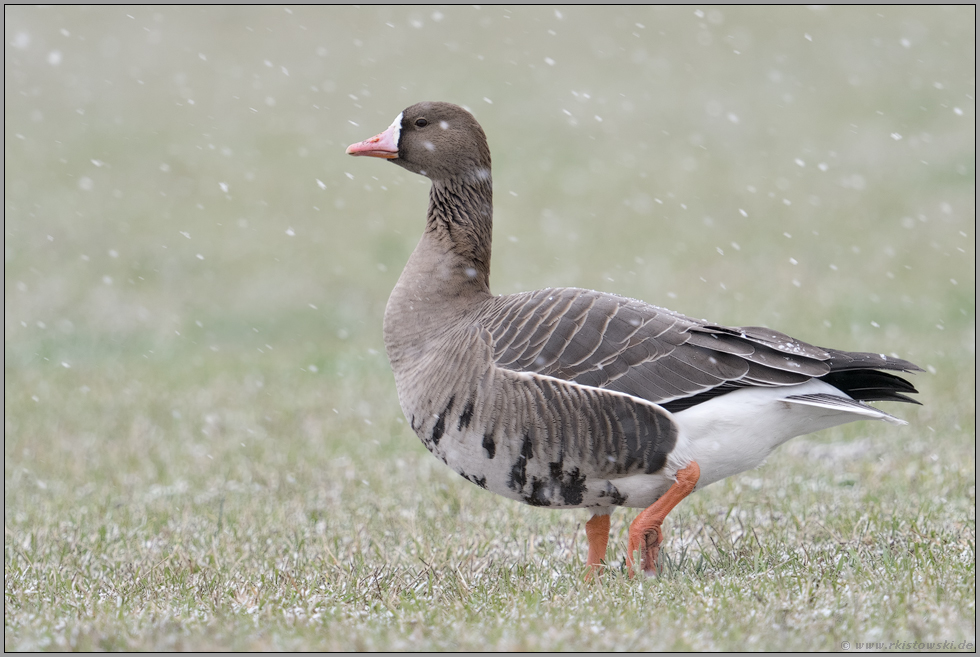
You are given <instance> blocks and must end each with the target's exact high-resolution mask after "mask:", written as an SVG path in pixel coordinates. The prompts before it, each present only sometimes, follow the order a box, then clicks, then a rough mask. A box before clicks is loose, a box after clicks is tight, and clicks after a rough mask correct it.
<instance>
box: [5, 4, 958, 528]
mask: <svg viewBox="0 0 980 657" xmlns="http://www.w3.org/2000/svg"><path fill="white" fill-rule="evenodd" d="M4 18H5V21H4V39H5V43H4V54H5V58H4V59H5V62H4V67H5V68H4V72H5V75H4V103H5V108H4V109H5V112H4V163H5V172H4V383H5V392H4V401H5V404H4V434H5V440H4V468H5V473H4V474H5V477H4V482H5V483H4V485H5V491H6V492H7V497H6V501H5V518H6V522H7V523H9V526H11V527H14V528H15V529H16V527H17V526H18V525H21V524H23V525H24V526H26V525H29V524H30V522H29V521H28V515H29V513H28V511H29V510H30V509H32V508H35V506H36V505H37V504H52V505H54V508H60V505H61V502H60V501H59V500H62V499H67V498H71V499H76V498H80V497H81V498H84V497H85V495H91V494H96V496H101V499H109V498H117V497H124V496H128V495H137V496H143V497H138V499H144V500H153V499H156V498H157V497H159V496H161V495H172V494H179V493H180V492H181V491H188V490H190V491H192V492H193V491H202V492H201V494H202V495H203V497H201V498H200V499H202V500H205V501H206V500H207V499H208V497H207V491H213V490H219V489H220V490H224V491H225V492H227V490H230V488H229V487H231V486H232V485H231V484H229V483H228V482H245V483H249V482H253V483H254V482H256V481H260V482H266V483H268V482H270V481H273V482H274V481H279V480H280V479H279V478H280V477H282V478H285V477H287V475H288V476H293V475H294V474H296V473H302V472H308V471H310V472H312V471H317V470H322V472H323V473H325V474H323V475H322V476H323V477H325V478H326V479H330V478H331V477H335V476H336V477H340V478H341V479H342V480H351V479H353V478H354V475H353V474H352V472H353V471H352V470H351V467H353V466H351V463H356V462H358V459H359V458H362V457H361V456H359V454H362V452H361V451H359V450H368V451H367V452H363V454H364V456H363V459H364V461H365V462H366V463H370V462H372V461H377V460H379V459H380V461H381V462H382V463H385V462H387V461H388V460H390V459H391V458H393V455H398V454H408V455H413V457H414V455H417V454H420V455H423V456H425V454H424V449H423V448H422V446H421V445H420V444H419V443H418V442H417V441H415V439H414V437H413V436H412V435H411V432H410V430H409V429H408V428H407V426H405V425H404V423H403V422H402V419H401V414H400V411H399V409H398V406H397V401H396V399H395V395H394V386H393V381H392V380H391V376H390V372H389V370H388V365H387V361H386V358H385V356H384V347H383V343H382V338H381V321H382V320H381V318H382V313H383V310H384V306H385V303H386V300H387V296H388V293H389V291H390V290H391V288H392V286H393V285H394V282H395V280H396V279H397V277H398V275H399V272H400V271H401V268H402V267H403V265H404V263H405V261H406V259H407V257H408V254H409V253H410V252H411V250H412V248H413V247H414V245H415V243H416V241H417V239H418V236H419V235H420V233H421V231H422V227H423V225H424V217H425V209H426V203H427V190H428V186H427V180H425V179H423V178H420V177H418V176H414V175H412V174H410V173H408V172H405V171H404V170H402V169H400V168H398V167H396V166H391V165H390V164H388V163H385V162H381V161H374V160H363V159H360V160H355V159H353V158H350V157H348V156H346V155H345V154H344V149H345V148H346V146H347V145H348V144H350V143H352V142H355V141H360V140H362V139H365V138H367V137H370V136H372V135H374V134H376V133H378V132H380V131H381V130H383V129H384V128H385V127H387V126H388V125H389V123H390V122H391V120H392V119H393V118H394V117H395V116H396V115H397V114H398V113H399V112H400V111H401V110H402V109H403V108H404V107H406V106H408V105H410V104H412V103H415V102H418V101H420V100H445V101H451V102H454V103H458V104H461V105H464V106H466V107H467V108H469V109H470V110H471V111H472V112H473V113H474V114H475V116H476V117H477V119H478V120H479V121H480V122H481V123H482V125H483V127H484V129H485V130H486V132H487V134H488V136H489V140H490V145H491V149H492V153H493V160H494V181H495V183H496V185H495V192H496V193H495V202H496V215H495V245H494V260H493V265H492V276H491V285H492V289H493V291H494V292H495V293H498V294H500V293H509V292H514V291H518V290H526V289H534V288H539V287H544V286H550V285H570V286H572V285H573V286H582V287H590V288H596V289H600V290H606V291H611V292H617V293H621V294H625V295H629V296H632V297H636V298H641V299H643V300H646V301H648V302H651V303H654V304H657V305H662V306H666V307H669V308H671V309H674V310H677V311H680V312H683V313H685V314H688V315H692V316H695V317H705V318H710V319H711V320H713V321H716V322H720V323H725V324H729V325H760V324H761V325H768V326H771V327H773V328H776V329H778V330H781V331H784V332H787V333H790V334H792V335H794V336H796V337H798V338H800V339H803V340H806V341H809V342H813V343H816V344H820V345H824V346H833V347H837V348H842V349H850V350H873V351H884V352H887V353H895V354H899V355H901V356H902V357H905V358H908V359H910V360H912V361H913V362H916V363H918V364H919V365H921V366H922V367H924V368H927V369H928V372H927V373H926V374H925V375H920V376H918V377H916V378H915V382H916V385H918V386H919V387H920V389H921V390H923V391H924V393H925V394H923V395H922V399H923V400H924V401H925V402H926V406H925V407H924V408H923V409H911V408H901V409H897V410H896V409H889V410H892V411H893V412H896V413H899V414H901V415H902V416H903V417H906V418H909V419H911V420H912V421H913V422H912V423H913V426H912V428H911V429H910V430H909V431H911V432H912V434H911V435H913V436H921V437H922V439H923V440H925V441H926V442H928V441H930V440H932V438H929V436H928V434H927V429H926V426H928V427H930V428H932V429H933V430H934V431H935V430H939V428H940V426H941V423H942V422H946V423H948V424H949V425H950V426H952V425H955V426H956V428H961V424H962V423H964V422H966V423H972V419H970V418H971V413H970V411H969V409H970V408H972V406H971V404H972V400H973V390H975V383H974V363H975V305H974V295H975V242H974V240H975V207H976V206H975V152H976V151H975V144H976V141H975V140H976V133H975V120H976V113H975V91H976V89H975V8H974V7H972V6H960V7H921V6H920V7H826V8H804V7H792V8H771V7H750V8H729V7H724V8H705V9H698V8H695V7H668V8H639V7H637V8H625V7H616V8H595V7H592V8H589V7H569V8H561V9H554V8H538V7H530V8H504V7H480V8H474V7H451V8H439V9H436V8H409V7H398V8H395V7H363V8H335V7H295V8H287V7H272V8H268V7H247V8H242V7H239V8H223V7H221V8H219V7H208V8H197V7H164V8H160V7H95V8H84V7H43V8H36V7H16V6H8V7H6V8H5V11H4ZM957 395H958V396H957ZM954 397H955V398H956V399H957V400H958V401H955V402H954V401H950V400H951V399H952V398H954ZM966 400H969V401H966ZM952 403H957V404H960V403H963V404H966V406H965V407H963V406H960V407H959V410H958V411H956V412H957V413H959V415H955V414H954V416H950V415H949V413H946V411H948V410H949V407H948V406H944V404H952ZM944 409H945V410H944ZM964 409H966V410H964ZM915 413H920V415H919V416H916V415H915ZM944 413H945V415H944ZM921 414H928V415H921ZM943 417H945V418H946V419H945V420H944V419H942V418H943ZM962 428H963V429H964V430H966V429H968V427H967V426H966V425H965V424H963V426H962ZM842 431H843V430H842ZM372 445H374V446H380V447H377V449H380V450H382V451H377V452H370V450H371V449H376V447H372ZM969 456H970V455H969V454H964V458H968V457H969ZM426 458H428V457H427V456H426ZM345 459H347V460H345ZM351 459H353V460H351ZM418 463H419V464H424V463H428V461H424V460H420V461H419V462H418ZM433 464H434V465H433V468H435V467H437V466H438V464H435V462H434V461H433ZM418 467H419V468H427V467H428V466H427V465H419V466H418ZM439 467H441V466H439ZM332 468H333V469H332ZM290 473H292V474H290ZM343 473H346V479H344V478H343V477H341V474H343ZM310 476H311V477H313V479H312V480H311V481H312V484H311V486H312V488H318V487H319V489H321V493H317V494H321V495H326V496H327V497H326V498H324V499H326V502H324V501H323V500H321V502H319V504H320V505H321V506H324V505H327V503H328V502H329V501H330V499H334V501H337V500H341V499H342V498H343V496H344V495H346V492H345V489H344V488H343V486H341V485H340V484H337V485H336V486H334V487H333V488H332V487H331V486H332V484H330V483H324V482H320V481H319V480H318V479H316V477H317V476H320V475H314V474H310ZM379 476H381V475H379ZM447 480H448V479H447ZM331 481H332V479H331ZM454 481H455V480H454ZM318 482H319V483H318ZM459 485H460V486H467V485H468V484H466V483H465V482H462V480H459ZM168 486H169V487H170V488H167V487H168ZM174 487H176V488H174ZM222 487H223V488H222ZM323 490H326V491H327V492H326V493H324V492H322V491H323ZM93 491H97V492H96V493H93ZM154 491H155V492H154ZM161 491H162V492H161ZM168 491H169V492H168ZM174 491H176V493H175V492H174ZM331 491H332V492H331ZM330 495H334V496H335V497H334V498H330ZM155 496H156V497H155ZM25 523H26V524H25Z"/></svg>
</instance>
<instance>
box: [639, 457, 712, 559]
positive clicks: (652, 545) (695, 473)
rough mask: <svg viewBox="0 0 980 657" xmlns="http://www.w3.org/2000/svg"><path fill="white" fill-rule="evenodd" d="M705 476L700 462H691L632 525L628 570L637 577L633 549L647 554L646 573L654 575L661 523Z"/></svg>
mask: <svg viewBox="0 0 980 657" xmlns="http://www.w3.org/2000/svg"><path fill="white" fill-rule="evenodd" d="M700 477H701V468H700V467H698V464H697V462H696V461H691V462H690V463H688V464H687V466H686V467H683V468H681V469H680V470H678V471H677V481H675V482H674V484H673V485H672V486H671V487H670V488H669V489H668V490H667V492H666V493H664V494H663V497H661V498H660V499H659V500H657V501H656V502H654V503H653V504H651V505H650V506H649V507H647V508H646V509H644V510H643V511H641V512H640V515H638V516H636V520H634V521H633V524H631V525H630V542H629V550H628V551H627V552H626V569H627V571H628V572H629V574H630V576H631V577H632V576H633V552H634V551H635V550H637V549H639V550H641V551H642V553H643V557H642V566H643V572H645V573H646V574H647V575H653V574H655V573H656V572H657V555H658V554H659V553H660V544H661V543H662V542H663V540H664V534H663V531H662V530H661V528H660V526H661V525H662V524H663V522H664V518H666V517H667V514H668V513H670V512H671V510H672V509H673V508H674V507H675V506H677V505H678V503H680V501H681V500H683V499H684V498H685V497H687V496H688V495H690V494H691V491H693V490H694V487H695V486H696V485H697V483H698V479H699V478H700Z"/></svg>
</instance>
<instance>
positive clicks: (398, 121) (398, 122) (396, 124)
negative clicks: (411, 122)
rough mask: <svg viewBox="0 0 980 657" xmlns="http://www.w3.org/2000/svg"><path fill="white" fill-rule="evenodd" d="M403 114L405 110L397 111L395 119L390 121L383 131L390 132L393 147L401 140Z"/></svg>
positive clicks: (396, 146)
mask: <svg viewBox="0 0 980 657" xmlns="http://www.w3.org/2000/svg"><path fill="white" fill-rule="evenodd" d="M404 116H405V112H399V114H398V116H396V117H395V120H394V121H392V122H391V125H390V126H388V129H387V130H385V132H389V133H391V140H392V142H393V143H394V144H395V148H398V146H399V144H398V142H399V141H400V140H401V136H402V118H403V117H404Z"/></svg>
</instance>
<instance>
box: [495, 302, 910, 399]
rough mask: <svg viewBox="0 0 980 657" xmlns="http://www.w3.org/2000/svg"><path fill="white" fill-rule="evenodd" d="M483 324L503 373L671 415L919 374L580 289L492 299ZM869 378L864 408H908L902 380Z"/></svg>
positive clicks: (883, 360)
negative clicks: (732, 399)
mask: <svg viewBox="0 0 980 657" xmlns="http://www.w3.org/2000/svg"><path fill="white" fill-rule="evenodd" d="M483 325H484V326H486V328H487V329H488V330H489V331H490V333H491V336H492V345H493V358H494V361H495V363H496V364H497V365H498V366H499V367H502V368H505V369H511V370H515V371H518V372H534V373H539V374H543V375H547V376H552V377H556V378H559V379H564V380H568V381H573V382H575V383H579V384H582V385H586V386H593V387H598V388H606V389H609V390H615V391H619V392H624V393H627V394H629V395H633V396H635V397H640V398H642V399H645V400H648V401H651V402H654V403H656V404H660V405H663V406H664V407H665V408H668V409H669V410H672V411H679V410H683V409H684V408H688V407H690V406H692V405H694V404H697V403H699V402H700V401H705V400H706V399H710V398H711V397H714V396H717V395H720V394H724V393H726V392H730V391H732V390H735V389H737V388H742V387H748V386H787V385H796V384H801V383H805V382H807V381H809V380H810V379H813V378H822V377H826V376H828V375H831V376H834V375H837V376H838V378H841V375H838V374H837V373H838V372H845V371H859V370H860V371H866V370H872V371H873V370H876V369H891V370H902V371H916V370H918V369H919V368H917V367H916V366H915V365H912V364H911V363H909V362H907V361H903V360H900V359H896V358H889V357H885V356H881V355H879V354H863V353H848V352H841V351H836V350H828V349H822V348H820V347H816V346H813V345H810V344H807V343H805V342H801V341H799V340H796V339H794V338H791V337H789V336H787V335H784V334H782V333H779V332H778V331H773V330H771V329H767V328H760V327H744V328H729V327H725V326H718V325H713V324H709V323H707V322H703V321H698V320H695V319H692V318H690V317H685V316H684V315H681V314H679V313H675V312H673V311H670V310H667V309H665V308H659V307H657V306H653V305H650V304H647V303H644V302H642V301H637V300H635V299H629V298H627V297H621V296H618V295H613V294H606V293H602V292H595V291H592V290H583V289H578V288H552V289H545V290H539V291H536V292H527V293H521V294H515V295H508V296H503V297H495V298H494V303H493V305H492V306H491V307H490V308H488V311H487V312H486V313H485V315H484V318H483ZM832 373H834V374H832ZM873 374H874V375H875V376H870V375H865V376H864V377H863V378H864V379H866V381H864V382H863V384H866V387H868V388H869V389H870V388H875V392H876V394H877V396H876V397H863V399H872V398H873V399H889V400H893V401H912V400H910V399H908V398H907V397H903V396H902V395H900V394H898V393H896V392H895V389H896V388H897V389H899V390H903V391H906V392H915V389H914V388H913V387H912V386H911V384H909V383H908V382H906V381H905V380H904V379H901V378H899V377H896V376H894V375H890V374H886V373H883V372H873ZM843 378H845V379H847V380H850V378H852V377H850V376H845V377H843ZM896 382H900V383H896ZM831 383H832V384H834V385H836V383H835V382H831ZM863 384H862V385H863ZM839 387H840V386H839ZM842 389H843V388H842ZM859 398H862V397H859Z"/></svg>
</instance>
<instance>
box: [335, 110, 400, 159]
mask: <svg viewBox="0 0 980 657" xmlns="http://www.w3.org/2000/svg"><path fill="white" fill-rule="evenodd" d="M400 118H401V117H399V119H400ZM400 131H401V121H400V120H398V121H396V122H395V123H392V124H391V126H390V127H389V128H388V129H387V130H385V131H384V132H382V133H381V134H380V135H375V136H373V137H371V138H370V139H365V140H364V141H359V142H357V143H356V144H351V145H350V146H348V147H347V154H348V155H367V156H368V157H383V158H384V159H386V160H393V159H395V158H397V157H398V134H399V132H400Z"/></svg>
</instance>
